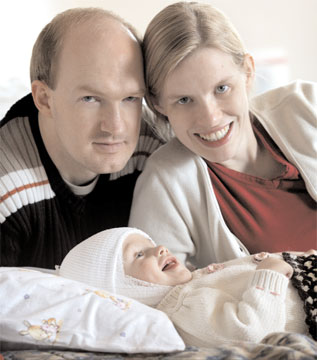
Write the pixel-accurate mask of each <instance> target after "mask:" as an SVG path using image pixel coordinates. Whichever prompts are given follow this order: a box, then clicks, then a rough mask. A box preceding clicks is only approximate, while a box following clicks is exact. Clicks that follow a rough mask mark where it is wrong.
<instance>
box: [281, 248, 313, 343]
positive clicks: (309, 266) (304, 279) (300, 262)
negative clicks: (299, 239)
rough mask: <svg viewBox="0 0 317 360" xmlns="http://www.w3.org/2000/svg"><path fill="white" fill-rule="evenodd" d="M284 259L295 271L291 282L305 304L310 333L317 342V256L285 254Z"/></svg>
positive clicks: (306, 320)
mask: <svg viewBox="0 0 317 360" xmlns="http://www.w3.org/2000/svg"><path fill="white" fill-rule="evenodd" d="M283 258H284V260H285V261H286V262H288V263H289V264H290V265H291V266H292V267H293V269H294V274H293V276H292V279H291V281H292V284H293V285H294V287H295V288H296V289H297V290H298V294H299V296H300V298H301V299H302V300H303V302H304V310H305V314H306V319H305V322H306V324H307V325H308V328H309V333H310V334H311V336H312V337H313V339H314V340H317V255H309V256H297V255H294V254H290V253H283Z"/></svg>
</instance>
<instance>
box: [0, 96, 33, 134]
mask: <svg viewBox="0 0 317 360" xmlns="http://www.w3.org/2000/svg"><path fill="white" fill-rule="evenodd" d="M37 113H38V110H37V109H36V107H35V105H34V102H33V98H32V94H28V95H26V96H24V97H23V98H21V99H19V100H18V101H17V102H16V103H15V104H13V105H12V106H11V108H10V109H9V110H8V111H7V113H6V115H5V117H4V118H3V119H2V120H1V121H0V127H3V126H5V125H6V124H7V123H8V122H9V121H11V120H13V119H15V118H21V117H30V116H32V115H33V116H34V115H37Z"/></svg>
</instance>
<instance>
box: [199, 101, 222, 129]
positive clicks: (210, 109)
mask: <svg viewBox="0 0 317 360" xmlns="http://www.w3.org/2000/svg"><path fill="white" fill-rule="evenodd" d="M221 117H222V111H221V109H220V107H219V105H218V104H217V103H216V102H215V101H211V100H210V101H206V102H205V103H204V104H203V105H202V107H201V113H200V118H201V121H202V122H204V123H205V122H208V123H210V122H211V123H212V124H214V123H217V122H219V121H220V119H221Z"/></svg>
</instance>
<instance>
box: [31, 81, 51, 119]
mask: <svg viewBox="0 0 317 360" xmlns="http://www.w3.org/2000/svg"><path fill="white" fill-rule="evenodd" d="M32 96H33V101H34V104H35V106H36V107H37V109H38V111H39V112H40V113H41V114H43V115H44V116H47V117H50V116H51V106H50V97H51V89H50V88H49V87H48V86H47V85H46V84H45V83H44V82H43V81H40V80H34V81H33V82H32Z"/></svg>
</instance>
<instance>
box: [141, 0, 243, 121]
mask: <svg viewBox="0 0 317 360" xmlns="http://www.w3.org/2000/svg"><path fill="white" fill-rule="evenodd" d="M202 47H211V48H216V49H219V50H221V51H224V52H225V53H227V54H230V55H231V56H232V58H233V61H234V62H235V63H236V64H237V65H238V66H243V63H244V58H245V53H246V51H245V48H244V45H243V43H242V41H241V39H240V36H239V34H238V33H237V31H236V30H235V28H234V27H233V25H232V23H231V22H230V20H229V19H228V18H227V17H226V16H225V15H224V14H223V13H222V12H221V11H219V10H218V9H216V8H214V7H213V6H211V5H207V4H202V3H197V2H178V3H175V4H172V5H169V6H167V7H166V8H165V9H163V10H162V11H161V12H159V13H158V14H157V15H156V16H155V17H154V18H153V19H152V21H151V22H150V24H149V25H148V27H147V29H146V32H145V35H144V40H143V53H144V60H145V83H146V88H147V94H146V101H147V103H148V105H149V107H150V108H151V110H152V111H154V112H155V113H156V114H157V115H158V117H159V119H164V120H166V118H165V117H164V116H163V115H162V114H160V113H158V112H157V111H156V110H155V108H154V102H153V101H157V100H158V97H159V95H160V91H161V89H162V87H163V85H164V81H165V79H166V77H167V76H168V74H169V73H170V72H171V71H173V70H174V69H175V68H176V66H177V65H178V64H179V63H180V62H181V61H182V60H184V59H185V58H186V57H187V56H189V55H190V54H192V53H193V52H194V51H195V50H196V49H198V48H202ZM156 125H157V124H156Z"/></svg>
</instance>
